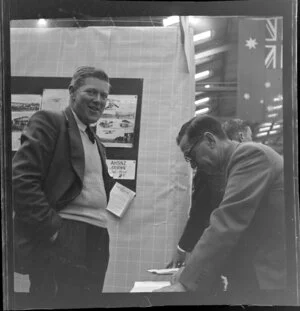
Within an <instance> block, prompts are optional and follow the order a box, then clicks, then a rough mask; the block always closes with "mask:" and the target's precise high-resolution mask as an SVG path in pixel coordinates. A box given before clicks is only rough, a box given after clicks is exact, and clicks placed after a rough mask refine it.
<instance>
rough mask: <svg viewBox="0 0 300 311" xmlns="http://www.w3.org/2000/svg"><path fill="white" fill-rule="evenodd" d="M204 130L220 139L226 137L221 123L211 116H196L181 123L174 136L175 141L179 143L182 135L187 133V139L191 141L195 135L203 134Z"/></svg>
mask: <svg viewBox="0 0 300 311" xmlns="http://www.w3.org/2000/svg"><path fill="white" fill-rule="evenodd" d="M205 132H210V133H212V134H214V135H215V136H217V137H218V138H219V139H221V140H224V139H226V138H227V137H226V134H225V133H224V131H223V129H222V125H221V123H220V122H219V121H218V120H217V119H215V118H214V117H211V116H196V117H193V118H192V119H191V120H189V121H188V122H186V123H184V124H183V125H182V127H181V129H180V131H179V133H178V136H177V138H176V142H177V144H178V145H179V144H180V141H181V139H182V137H183V136H184V135H187V136H188V139H189V140H190V141H192V140H194V139H195V138H196V137H199V136H201V135H203V134H204V133H205Z"/></svg>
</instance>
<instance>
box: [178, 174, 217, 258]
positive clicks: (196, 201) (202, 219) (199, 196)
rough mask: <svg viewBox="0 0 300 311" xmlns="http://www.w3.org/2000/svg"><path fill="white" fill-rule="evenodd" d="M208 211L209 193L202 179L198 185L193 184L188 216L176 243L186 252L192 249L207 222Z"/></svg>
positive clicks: (209, 209)
mask: <svg viewBox="0 0 300 311" xmlns="http://www.w3.org/2000/svg"><path fill="white" fill-rule="evenodd" d="M210 213H211V207H210V193H209V189H208V186H207V184H206V183H205V181H204V180H203V181H202V182H201V183H200V185H199V183H198V185H195V190H194V193H193V195H192V205H191V209H190V214H189V218H188V220H187V223H186V225H185V228H184V231H183V233H182V235H181V238H180V240H179V243H178V246H179V247H180V248H181V249H183V250H184V251H186V252H191V251H192V250H193V248H194V246H195V245H196V243H197V242H198V240H199V238H200V236H201V235H202V233H203V231H204V230H205V228H206V227H207V226H208V224H209V216H210Z"/></svg>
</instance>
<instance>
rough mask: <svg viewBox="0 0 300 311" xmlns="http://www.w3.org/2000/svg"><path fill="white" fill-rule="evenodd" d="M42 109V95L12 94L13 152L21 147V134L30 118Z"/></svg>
mask: <svg viewBox="0 0 300 311" xmlns="http://www.w3.org/2000/svg"><path fill="white" fill-rule="evenodd" d="M40 109H41V95H36V94H12V95H11V119H12V124H11V137H12V141H11V144H12V150H13V151H15V150H18V149H19V147H20V143H21V141H20V138H21V133H22V131H23V129H24V128H25V126H26V125H27V123H28V121H29V119H30V117H31V116H32V115H33V114H34V113H35V112H36V111H38V110H40Z"/></svg>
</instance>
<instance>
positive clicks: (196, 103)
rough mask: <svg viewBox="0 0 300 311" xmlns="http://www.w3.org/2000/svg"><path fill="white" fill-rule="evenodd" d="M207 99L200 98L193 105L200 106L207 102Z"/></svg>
mask: <svg viewBox="0 0 300 311" xmlns="http://www.w3.org/2000/svg"><path fill="white" fill-rule="evenodd" d="M209 99H210V98H209V97H204V98H201V99H198V100H196V101H195V105H196V106H197V105H201V104H204V103H207V102H208V101H209Z"/></svg>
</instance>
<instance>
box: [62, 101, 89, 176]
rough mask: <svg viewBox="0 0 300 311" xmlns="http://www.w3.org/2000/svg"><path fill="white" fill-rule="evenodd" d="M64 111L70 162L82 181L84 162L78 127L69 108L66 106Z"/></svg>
mask: <svg viewBox="0 0 300 311" xmlns="http://www.w3.org/2000/svg"><path fill="white" fill-rule="evenodd" d="M64 113H65V117H66V119H67V123H68V134H69V138H70V154H71V163H72V166H73V168H74V171H75V172H76V174H77V175H78V177H79V178H80V180H81V181H82V182H83V176H84V165H85V163H84V151H83V145H82V141H81V136H80V132H79V128H78V126H77V123H76V120H75V118H74V116H73V113H72V110H71V108H70V107H67V108H66V110H65V111H64Z"/></svg>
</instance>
